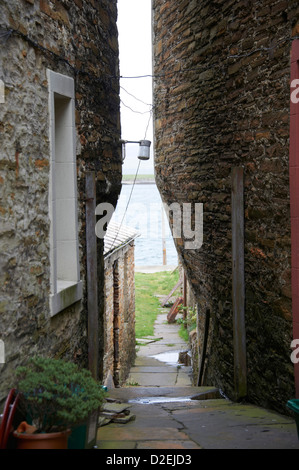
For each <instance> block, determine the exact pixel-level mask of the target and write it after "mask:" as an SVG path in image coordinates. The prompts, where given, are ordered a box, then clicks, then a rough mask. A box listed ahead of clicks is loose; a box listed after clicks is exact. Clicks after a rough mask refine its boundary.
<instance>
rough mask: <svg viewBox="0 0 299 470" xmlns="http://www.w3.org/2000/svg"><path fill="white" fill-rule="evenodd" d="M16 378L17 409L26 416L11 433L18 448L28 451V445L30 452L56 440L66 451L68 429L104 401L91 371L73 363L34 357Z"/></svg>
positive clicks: (103, 391)
mask: <svg viewBox="0 0 299 470" xmlns="http://www.w3.org/2000/svg"><path fill="white" fill-rule="evenodd" d="M16 376H17V387H16V388H17V392H18V394H19V406H20V407H21V410H22V412H23V414H24V416H26V422H25V423H22V424H21V425H20V426H19V428H18V429H17V430H16V431H14V433H13V435H14V437H15V438H16V439H17V441H18V445H17V447H18V448H28V447H27V444H28V443H30V446H31V448H53V447H52V443H48V442H50V441H54V440H55V441H56V440H57V438H59V437H61V438H62V441H63V442H62V443H58V446H59V448H67V440H68V436H69V435H70V433H71V429H72V428H74V427H75V426H78V425H79V424H80V423H81V424H82V423H83V422H84V421H85V420H86V419H87V418H88V416H89V415H90V413H92V412H93V411H94V410H97V409H99V408H100V406H101V404H102V403H103V400H104V394H105V390H104V388H103V387H102V386H101V385H100V384H99V383H98V382H97V381H95V380H94V379H93V377H92V375H91V373H90V371H88V370H87V369H79V367H78V366H77V365H76V364H74V363H72V362H66V361H63V360H61V359H52V358H46V357H34V358H31V359H30V360H29V362H28V364H27V365H25V366H22V367H19V368H18V369H17V370H16ZM27 423H29V424H30V426H28V424H27ZM22 428H23V429H22ZM28 429H29V432H26V431H28ZM22 431H23V432H22ZM24 431H25V432H24ZM39 440H41V441H42V444H40V443H38V441H39ZM32 441H33V442H34V443H32ZM55 445H56V444H55ZM56 448H57V447H56Z"/></svg>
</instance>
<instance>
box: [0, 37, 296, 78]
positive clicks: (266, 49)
mask: <svg viewBox="0 0 299 470" xmlns="http://www.w3.org/2000/svg"><path fill="white" fill-rule="evenodd" d="M13 34H15V35H18V36H20V37H22V38H23V39H24V40H26V41H27V42H28V44H30V45H31V46H32V47H35V48H36V49H38V50H40V51H41V52H43V53H45V54H46V53H47V54H50V55H52V56H53V57H55V58H56V59H57V60H59V61H61V62H63V63H65V64H66V65H68V66H69V67H70V68H71V69H72V70H73V71H74V74H79V73H80V74H82V75H85V76H88V77H89V78H91V79H92V80H94V81H101V82H103V81H104V78H105V79H107V80H113V79H116V80H120V79H143V78H152V79H154V80H155V79H159V78H163V77H167V76H169V75H181V74H184V73H188V72H192V71H195V72H200V71H201V70H202V68H201V67H192V68H186V69H182V70H178V71H177V70H176V71H169V72H164V73H160V74H145V75H136V76H122V75H106V76H101V77H96V76H94V75H93V74H90V73H89V72H86V70H83V69H77V68H76V67H75V66H74V65H72V64H71V63H70V61H69V60H68V59H66V58H65V57H63V56H61V55H59V54H57V53H56V52H54V51H51V50H50V49H48V48H46V47H44V46H42V45H41V44H39V43H37V42H36V41H35V40H33V39H31V38H30V37H29V36H28V35H26V34H24V33H22V32H21V31H19V30H18V29H14V28H10V29H7V30H1V31H0V39H3V38H4V39H5V42H6V41H7V40H8V39H9V38H10V37H11V36H12V35H13ZM296 39H299V36H293V37H291V38H283V39H281V40H279V41H278V42H277V43H275V44H274V45H273V46H270V47H261V48H257V49H254V50H252V51H250V52H247V53H244V54H232V55H228V56H227V57H226V59H239V58H244V57H249V56H251V55H253V54H254V53H256V52H269V51H271V50H274V49H275V48H277V47H278V46H279V45H280V44H282V43H284V42H287V41H294V40H296ZM222 66H223V64H217V65H214V66H212V67H213V68H215V67H218V68H221V67H222ZM202 67H205V70H209V69H210V68H211V67H209V68H208V69H207V67H206V66H204V65H203V66H202Z"/></svg>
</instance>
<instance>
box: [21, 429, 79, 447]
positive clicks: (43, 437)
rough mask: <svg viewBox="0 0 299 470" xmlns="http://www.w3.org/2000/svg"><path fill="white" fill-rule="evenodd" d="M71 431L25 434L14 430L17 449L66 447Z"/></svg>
mask: <svg viewBox="0 0 299 470" xmlns="http://www.w3.org/2000/svg"><path fill="white" fill-rule="evenodd" d="M70 433H71V431H70V430H66V431H61V432H52V433H49V434H46V433H45V434H43V433H41V434H26V433H20V432H17V431H14V433H13V435H14V437H15V438H16V439H17V449H67V448H68V445H67V444H68V437H69V435H70Z"/></svg>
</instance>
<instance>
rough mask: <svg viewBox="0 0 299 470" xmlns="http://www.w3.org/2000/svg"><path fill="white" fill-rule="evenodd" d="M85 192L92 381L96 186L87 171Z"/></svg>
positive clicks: (95, 347) (95, 328)
mask: <svg viewBox="0 0 299 470" xmlns="http://www.w3.org/2000/svg"><path fill="white" fill-rule="evenodd" d="M85 191H86V206H85V211H86V266H87V310H88V366H89V370H90V371H91V373H92V376H93V377H94V379H96V380H97V379H98V361H99V357H98V356H99V341H98V330H99V325H98V321H99V317H98V291H97V239H96V233H95V225H96V219H95V209H96V186H95V173H94V171H88V172H87V173H86V180H85Z"/></svg>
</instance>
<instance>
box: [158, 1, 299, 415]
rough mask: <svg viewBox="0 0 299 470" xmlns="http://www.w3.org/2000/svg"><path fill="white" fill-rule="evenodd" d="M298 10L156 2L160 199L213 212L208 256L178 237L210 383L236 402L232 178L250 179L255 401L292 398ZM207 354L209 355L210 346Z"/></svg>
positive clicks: (249, 332) (249, 316)
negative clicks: (292, 140)
mask: <svg viewBox="0 0 299 470" xmlns="http://www.w3.org/2000/svg"><path fill="white" fill-rule="evenodd" d="M298 18H299V9H298V4H297V2H293V1H291V2H289V1H281V0H275V1H273V0H271V1H270V0H266V1H258V0H255V1H247V0H241V1H239V0H238V1H236V0H230V1H226V0H217V1H213V2H211V1H207V0H204V1H201V2H197V1H195V0H192V1H186V0H176V1H166V0H154V1H153V22H154V39H153V42H154V75H155V79H154V109H155V119H154V126H155V170H156V181H157V185H158V187H159V190H160V193H161V196H162V199H163V200H164V202H166V203H167V204H171V203H173V202H179V203H184V202H189V203H197V202H198V203H203V209H204V219H203V224H204V225H203V227H204V238H203V245H202V248H201V249H198V250H186V249H185V248H184V240H183V239H176V246H177V249H178V252H179V256H180V257H181V258H182V262H183V265H184V267H185V269H186V273H187V276H188V280H189V282H190V284H191V285H192V287H193V290H194V292H195V294H196V297H197V302H198V307H199V325H200V328H199V329H200V338H199V344H200V345H202V341H203V325H204V318H205V314H206V312H207V311H208V310H209V311H210V312H211V327H210V331H209V340H208V367H207V373H206V376H205V381H206V383H209V384H210V385H212V384H213V385H216V386H219V387H220V388H221V389H223V391H224V392H225V393H226V394H227V395H228V396H231V397H234V376H233V370H234V367H233V363H234V357H233V326H232V324H233V321H232V249H231V244H232V236H231V216H232V214H231V190H232V181H231V172H232V168H233V167H242V168H243V171H244V185H245V192H244V204H245V207H244V217H245V298H246V304H245V305H246V307H245V308H246V311H245V321H246V339H247V381H248V382H247V383H248V388H247V392H248V396H247V398H248V399H249V400H251V401H252V402H255V403H259V404H261V405H264V406H269V407H273V408H276V409H279V410H282V411H285V403H286V401H287V400H288V399H289V398H290V397H293V396H294V376H293V364H292V363H291V361H290V352H291V349H290V343H291V339H292V310H291V264H290V263H291V261H290V255H291V246H290V244H291V241H290V213H289V107H290V89H289V80H290V49H291V38H292V37H294V36H295V35H297V34H298V32H299V24H298ZM200 347H201V346H200Z"/></svg>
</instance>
